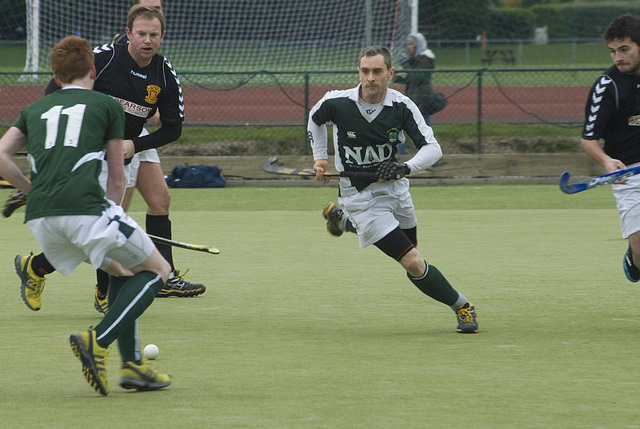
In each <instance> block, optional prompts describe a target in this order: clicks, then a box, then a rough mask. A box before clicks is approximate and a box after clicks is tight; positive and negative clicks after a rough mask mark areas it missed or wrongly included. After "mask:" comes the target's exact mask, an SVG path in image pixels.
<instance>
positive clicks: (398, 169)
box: [376, 161, 411, 182]
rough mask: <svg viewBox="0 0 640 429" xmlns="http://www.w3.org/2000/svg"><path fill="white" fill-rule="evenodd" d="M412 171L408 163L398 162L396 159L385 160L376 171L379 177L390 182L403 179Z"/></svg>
mask: <svg viewBox="0 0 640 429" xmlns="http://www.w3.org/2000/svg"><path fill="white" fill-rule="evenodd" d="M410 172H411V169H410V168H409V166H408V165H407V164H398V163H397V162H395V161H384V162H381V163H380V165H378V171H377V172H376V173H377V175H378V178H379V179H382V180H384V181H385V182H388V181H390V180H398V179H402V178H403V177H404V176H406V175H407V174H409V173H410Z"/></svg>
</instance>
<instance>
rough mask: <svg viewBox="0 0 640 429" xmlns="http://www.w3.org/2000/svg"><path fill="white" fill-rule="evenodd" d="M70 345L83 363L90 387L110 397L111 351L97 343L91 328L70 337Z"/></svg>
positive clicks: (83, 370) (85, 376) (83, 369)
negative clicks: (108, 379)
mask: <svg viewBox="0 0 640 429" xmlns="http://www.w3.org/2000/svg"><path fill="white" fill-rule="evenodd" d="M69 343H70V344H71V349H72V350H73V353H74V354H75V355H76V357H77V358H78V359H80V361H81V362H82V373H83V374H84V378H85V379H86V380H87V382H88V383H89V386H91V387H93V390H95V391H96V392H98V393H100V394H101V395H104V396H106V395H108V394H109V383H108V381H107V356H109V350H107V349H106V348H103V347H100V345H99V344H98V342H97V341H96V331H95V330H94V329H92V328H89V330H88V331H85V332H81V333H80V334H78V335H72V336H70V337H69Z"/></svg>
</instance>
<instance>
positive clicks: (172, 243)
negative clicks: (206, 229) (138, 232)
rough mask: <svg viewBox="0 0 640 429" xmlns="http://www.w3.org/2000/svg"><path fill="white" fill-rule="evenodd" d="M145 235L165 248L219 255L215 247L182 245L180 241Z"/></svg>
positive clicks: (218, 250)
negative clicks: (164, 245) (165, 246)
mask: <svg viewBox="0 0 640 429" xmlns="http://www.w3.org/2000/svg"><path fill="white" fill-rule="evenodd" d="M147 235H148V236H149V238H151V240H152V241H154V242H155V243H158V244H166V245H167V246H173V247H181V248H183V249H189V250H196V251H198V252H207V253H213V254H214V255H217V254H218V253H220V249H216V248H215V247H211V246H203V245H202V244H189V243H183V242H181V241H175V240H169V239H168V238H162V237H158V236H155V235H151V234H147Z"/></svg>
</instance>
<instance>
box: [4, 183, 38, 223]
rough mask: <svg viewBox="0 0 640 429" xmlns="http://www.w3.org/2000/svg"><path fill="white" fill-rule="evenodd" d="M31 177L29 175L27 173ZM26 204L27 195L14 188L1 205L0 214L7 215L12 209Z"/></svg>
mask: <svg viewBox="0 0 640 429" xmlns="http://www.w3.org/2000/svg"><path fill="white" fill-rule="evenodd" d="M29 177H31V175H29ZM26 204H27V196H26V195H25V194H23V193H22V191H20V190H19V189H15V190H14V191H13V192H12V193H11V195H9V198H7V201H5V203H4V206H3V207H2V216H4V217H9V216H11V215H12V214H13V212H14V211H16V210H17V209H19V208H20V207H22V206H24V205H26Z"/></svg>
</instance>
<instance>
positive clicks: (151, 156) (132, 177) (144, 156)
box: [127, 149, 160, 188]
mask: <svg viewBox="0 0 640 429" xmlns="http://www.w3.org/2000/svg"><path fill="white" fill-rule="evenodd" d="M141 162H153V163H155V164H160V155H158V151H157V150H156V149H147V150H143V151H142V152H138V153H136V154H135V155H133V158H131V163H130V164H129V166H130V169H129V176H128V177H127V188H135V187H136V183H138V171H139V170H140V163H141Z"/></svg>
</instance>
